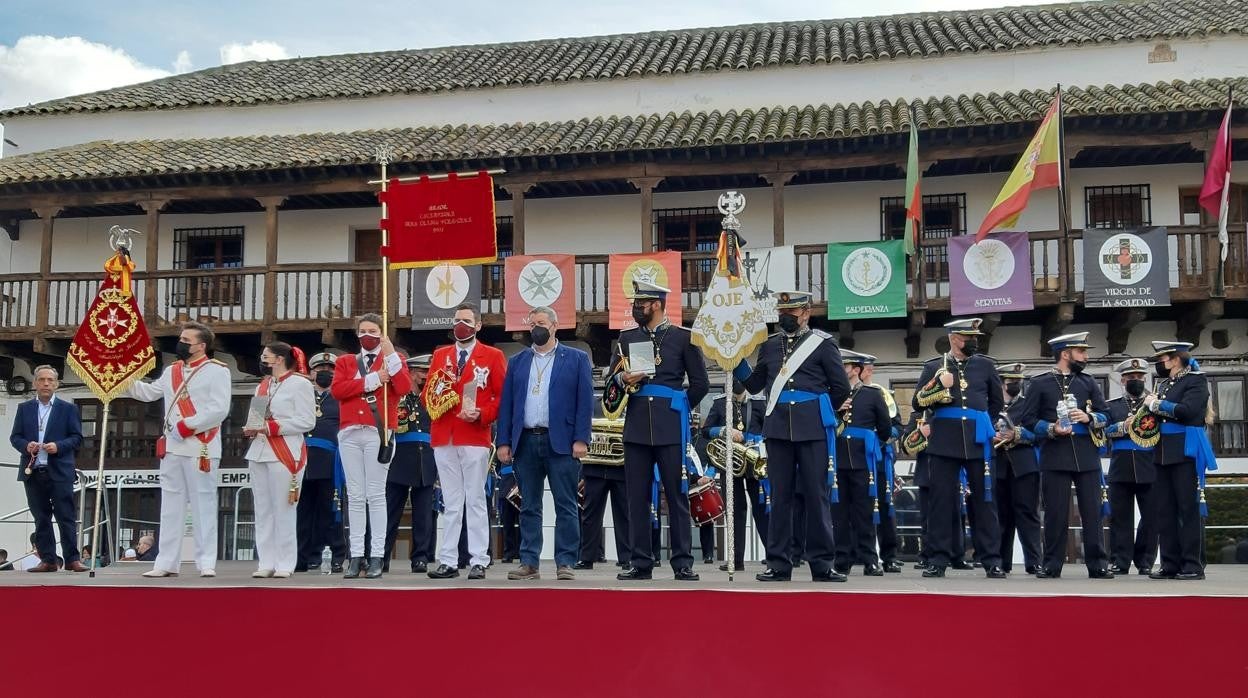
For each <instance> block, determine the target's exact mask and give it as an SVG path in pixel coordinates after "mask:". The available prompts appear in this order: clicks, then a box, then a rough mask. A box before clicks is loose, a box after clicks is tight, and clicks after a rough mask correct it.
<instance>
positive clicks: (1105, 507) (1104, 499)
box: [1101, 472, 1109, 516]
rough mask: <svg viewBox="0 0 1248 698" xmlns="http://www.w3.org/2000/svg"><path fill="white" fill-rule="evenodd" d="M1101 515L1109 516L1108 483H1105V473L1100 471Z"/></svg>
mask: <svg viewBox="0 0 1248 698" xmlns="http://www.w3.org/2000/svg"><path fill="white" fill-rule="evenodd" d="M1101 516H1109V485H1106V484H1105V473H1104V472H1102V473H1101Z"/></svg>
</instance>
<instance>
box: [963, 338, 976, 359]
mask: <svg viewBox="0 0 1248 698" xmlns="http://www.w3.org/2000/svg"><path fill="white" fill-rule="evenodd" d="M962 353H963V354H966V355H967V356H974V355H976V354H978V353H979V340H978V339H968V340H966V341H965V342H963V343H962Z"/></svg>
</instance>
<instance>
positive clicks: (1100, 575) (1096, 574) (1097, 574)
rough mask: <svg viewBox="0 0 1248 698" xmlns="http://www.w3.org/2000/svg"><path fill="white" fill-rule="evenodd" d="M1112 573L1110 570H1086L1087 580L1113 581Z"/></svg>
mask: <svg viewBox="0 0 1248 698" xmlns="http://www.w3.org/2000/svg"><path fill="white" fill-rule="evenodd" d="M1113 578H1114V573H1113V571H1112V570H1110V569H1102V570H1088V579H1113Z"/></svg>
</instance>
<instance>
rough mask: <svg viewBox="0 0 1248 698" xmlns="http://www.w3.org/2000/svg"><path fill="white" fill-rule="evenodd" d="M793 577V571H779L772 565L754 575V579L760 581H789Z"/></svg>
mask: <svg viewBox="0 0 1248 698" xmlns="http://www.w3.org/2000/svg"><path fill="white" fill-rule="evenodd" d="M791 578H792V574H791V573H785V572H777V571H775V570H773V569H771V568H770V567H768V568H767V569H765V570H763V571H762V572H759V573H758V574H756V575H754V579H757V580H758V581H760V582H787V581H789V580H790V579H791Z"/></svg>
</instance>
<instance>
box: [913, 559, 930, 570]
mask: <svg viewBox="0 0 1248 698" xmlns="http://www.w3.org/2000/svg"><path fill="white" fill-rule="evenodd" d="M914 569H916V570H925V569H927V563H926V562H923V561H922V560H919V561H918V562H916V563H914Z"/></svg>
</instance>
